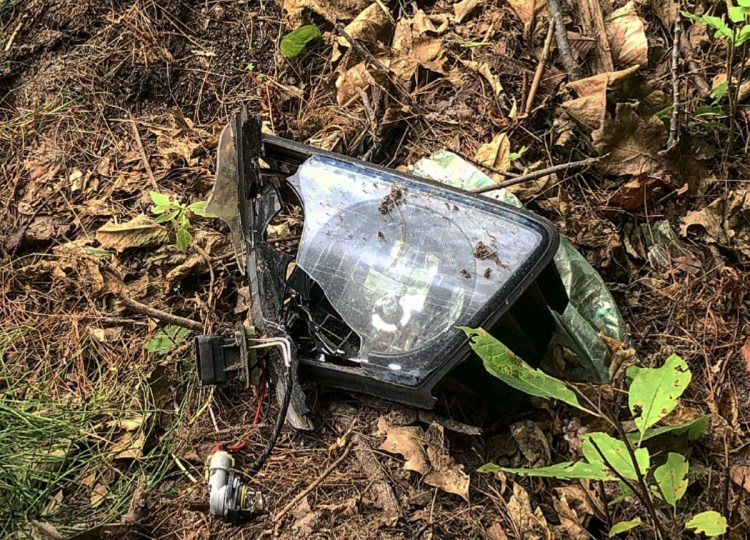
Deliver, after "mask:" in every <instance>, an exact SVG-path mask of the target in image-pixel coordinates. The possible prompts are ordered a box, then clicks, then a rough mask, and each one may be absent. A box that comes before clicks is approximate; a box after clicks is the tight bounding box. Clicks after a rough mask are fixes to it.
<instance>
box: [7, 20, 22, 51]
mask: <svg viewBox="0 0 750 540" xmlns="http://www.w3.org/2000/svg"><path fill="white" fill-rule="evenodd" d="M21 26H23V21H20V22H19V23H18V26H16V29H15V30H13V33H12V34H11V35H10V37H9V38H8V41H6V42H5V48H4V49H3V50H4V51H5V52H8V51H9V50H10V48H11V47H12V46H13V42H14V41H15V40H16V36H17V35H18V32H19V31H20V30H21Z"/></svg>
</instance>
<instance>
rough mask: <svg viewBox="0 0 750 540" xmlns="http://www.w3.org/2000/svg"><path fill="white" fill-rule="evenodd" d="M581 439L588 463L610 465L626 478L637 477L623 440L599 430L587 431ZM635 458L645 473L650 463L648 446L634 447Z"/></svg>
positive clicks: (642, 472) (634, 478)
mask: <svg viewBox="0 0 750 540" xmlns="http://www.w3.org/2000/svg"><path fill="white" fill-rule="evenodd" d="M582 441H583V444H582V445H581V449H582V450H583V455H584V456H585V457H586V459H587V460H588V462H589V463H591V464H594V465H600V466H603V467H610V466H611V467H612V468H614V469H615V470H616V471H617V472H618V473H620V474H621V475H622V476H624V477H625V478H627V479H628V480H636V479H637V478H638V475H637V474H636V470H635V467H634V466H633V461H632V460H631V459H630V454H629V453H628V448H627V446H625V443H624V442H623V441H621V440H619V439H615V438H614V437H610V436H609V435H607V434H606V433H601V432H594V433H588V434H586V435H584V436H583V437H582ZM597 447H598V450H597ZM600 452H601V453H600ZM602 456H603V457H602ZM635 459H636V461H637V462H638V468H639V469H640V471H641V474H643V475H645V474H646V471H647V470H648V468H649V466H650V465H651V461H650V456H649V453H648V448H638V449H636V450H635ZM607 462H609V465H607Z"/></svg>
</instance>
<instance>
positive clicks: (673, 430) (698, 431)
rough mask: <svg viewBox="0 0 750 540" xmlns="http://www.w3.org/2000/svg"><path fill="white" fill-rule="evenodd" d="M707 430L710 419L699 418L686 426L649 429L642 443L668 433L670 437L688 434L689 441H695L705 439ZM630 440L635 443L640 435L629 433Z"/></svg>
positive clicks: (705, 417)
mask: <svg viewBox="0 0 750 540" xmlns="http://www.w3.org/2000/svg"><path fill="white" fill-rule="evenodd" d="M706 428H708V417H707V416H699V417H698V418H696V419H695V420H691V421H690V422H687V423H685V424H679V425H676V426H659V427H655V428H649V429H647V430H646V433H645V434H644V435H643V438H642V439H641V441H647V440H649V439H653V438H654V437H658V436H660V435H664V434H666V433H669V434H670V435H674V436H678V435H682V434H684V433H687V436H688V440H689V441H695V440H698V439H700V438H701V437H703V435H705V433H706ZM628 438H629V439H630V440H631V441H634V442H636V441H638V440H639V436H638V433H628Z"/></svg>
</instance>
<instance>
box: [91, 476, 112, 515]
mask: <svg viewBox="0 0 750 540" xmlns="http://www.w3.org/2000/svg"><path fill="white" fill-rule="evenodd" d="M107 495H109V488H108V487H107V484H105V483H103V482H101V481H97V482H96V483H95V484H94V485H93V486H92V488H91V494H90V500H91V507H92V508H97V507H99V506H101V505H102V503H103V502H104V501H105V500H107Z"/></svg>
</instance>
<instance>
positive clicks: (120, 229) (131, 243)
mask: <svg viewBox="0 0 750 540" xmlns="http://www.w3.org/2000/svg"><path fill="white" fill-rule="evenodd" d="M96 240H97V241H98V242H99V244H100V245H101V246H102V247H103V248H104V249H114V250H115V251H117V252H122V251H124V250H126V249H131V248H146V247H156V246H160V245H162V244H164V243H166V242H167V241H168V240H169V233H168V232H167V230H166V229H165V228H164V227H162V226H161V225H159V224H158V223H154V220H153V219H151V218H150V217H148V216H147V215H145V214H140V215H138V216H136V217H134V218H133V219H131V220H130V221H127V222H125V223H113V222H111V221H110V222H109V223H107V224H106V225H104V226H102V227H101V228H99V230H98V231H96Z"/></svg>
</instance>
